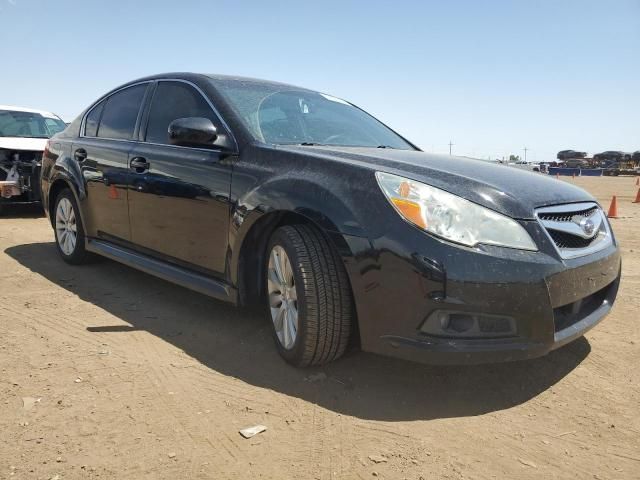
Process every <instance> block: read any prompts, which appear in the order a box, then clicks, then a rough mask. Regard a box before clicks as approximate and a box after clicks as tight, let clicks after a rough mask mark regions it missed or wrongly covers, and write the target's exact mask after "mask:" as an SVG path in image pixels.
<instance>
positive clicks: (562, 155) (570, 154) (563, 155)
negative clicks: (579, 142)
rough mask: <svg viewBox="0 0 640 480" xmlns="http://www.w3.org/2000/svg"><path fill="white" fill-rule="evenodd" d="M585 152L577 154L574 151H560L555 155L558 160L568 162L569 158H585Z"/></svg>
mask: <svg viewBox="0 0 640 480" xmlns="http://www.w3.org/2000/svg"><path fill="white" fill-rule="evenodd" d="M586 156H587V152H578V151H576V150H560V151H559V152H558V154H557V155H556V158H557V159H558V160H569V159H571V158H585V157H586Z"/></svg>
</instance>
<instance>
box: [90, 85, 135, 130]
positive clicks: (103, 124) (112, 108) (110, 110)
mask: <svg viewBox="0 0 640 480" xmlns="http://www.w3.org/2000/svg"><path fill="white" fill-rule="evenodd" d="M146 89H147V84H146V83H145V84H142V85H134V86H133V87H129V88H125V89H124V90H120V91H119V92H117V93H114V94H113V95H111V96H110V97H109V98H108V99H107V102H106V104H105V106H104V111H103V112H102V118H101V120H100V125H99V127H98V135H97V136H98V137H101V138H113V139H122V140H129V139H131V138H133V132H134V130H135V127H136V120H137V119H138V112H139V111H140V105H141V104H142V98H143V97H144V92H145V90H146Z"/></svg>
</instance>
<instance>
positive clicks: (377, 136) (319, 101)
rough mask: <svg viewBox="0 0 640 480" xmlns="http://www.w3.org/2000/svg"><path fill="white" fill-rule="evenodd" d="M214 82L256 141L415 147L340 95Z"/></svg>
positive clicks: (407, 148) (266, 85) (239, 82)
mask: <svg viewBox="0 0 640 480" xmlns="http://www.w3.org/2000/svg"><path fill="white" fill-rule="evenodd" d="M213 83H214V85H215V86H216V87H217V88H218V91H220V92H221V93H222V95H223V96H224V97H225V99H226V100H227V101H228V103H229V104H230V105H231V107H232V108H233V109H234V111H235V112H236V114H237V115H238V116H239V117H240V119H241V120H242V122H243V123H244V125H245V126H246V128H247V129H248V130H249V131H250V132H251V134H252V135H253V136H254V138H255V139H256V140H259V141H262V142H265V143H273V144H280V145H282V144H307V145H334V146H341V147H380V148H397V149H402V150H414V147H413V146H412V145H410V144H409V143H408V142H407V141H405V140H404V139H403V138H402V137H400V136H399V135H398V134H396V133H394V132H393V131H392V130H391V129H389V128H388V127H386V126H384V125H383V124H382V123H380V122H379V121H378V120H376V119H375V118H373V117H372V116H371V115H369V114H367V113H366V112H364V111H363V110H360V109H359V108H357V107H355V106H353V105H351V104H350V103H348V102H345V101H344V100H341V99H339V98H335V97H332V96H329V95H325V94H322V93H317V92H312V91H309V90H303V89H296V88H294V87H287V86H283V85H277V84H268V83H260V82H255V81H242V80H213Z"/></svg>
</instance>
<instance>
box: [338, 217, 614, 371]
mask: <svg viewBox="0 0 640 480" xmlns="http://www.w3.org/2000/svg"><path fill="white" fill-rule="evenodd" d="M526 228H527V229H528V230H530V232H531V233H532V236H533V237H534V238H536V239H537V242H538V243H539V246H540V251H538V252H525V251H518V250H512V249H507V248H497V247H486V248H480V249H470V248H465V247H458V246H453V245H451V244H449V243H447V242H444V241H441V240H438V239H436V238H434V237H431V236H429V235H427V234H425V233H424V232H422V231H419V230H417V229H415V228H413V227H408V226H407V225H406V224H404V225H398V226H397V228H392V229H389V232H395V233H388V234H387V235H385V236H383V237H381V238H378V239H376V240H374V241H369V240H365V239H362V238H357V237H349V236H345V237H344V240H345V241H346V243H347V245H349V248H350V250H351V252H352V253H353V256H351V257H350V258H348V259H346V261H345V264H346V267H347V272H348V274H349V277H350V280H351V284H352V289H353V293H354V299H355V304H356V310H357V314H358V319H359V323H358V326H359V331H360V341H361V346H362V349H363V350H365V351H369V352H373V353H379V354H383V355H388V356H392V357H398V358H404V359H407V360H412V361H418V362H424V363H438V364H442V363H445V364H464V363H487V362H502V361H513V360H521V359H528V358H534V357H539V356H542V355H545V354H547V353H549V352H550V351H552V350H554V349H556V348H559V347H561V346H562V345H565V344H567V343H569V342H571V341H572V340H575V339H576V338H578V337H580V336H582V335H583V334H584V333H585V332H586V331H587V330H589V329H590V328H592V327H593V326H595V325H596V324H597V323H598V322H600V321H601V320H602V319H603V318H604V317H605V316H606V314H607V313H608V312H609V311H610V310H611V307H612V305H613V302H614V300H615V298H616V294H617V291H618V285H619V283H620V272H621V268H620V267H621V260H620V253H619V250H618V247H617V244H616V242H615V239H614V241H613V244H611V245H609V246H608V247H606V248H605V249H603V250H600V251H598V252H596V253H593V254H591V255H589V256H584V257H578V258H574V259H570V260H563V259H561V258H560V257H559V255H558V254H557V252H556V251H555V248H554V246H553V245H552V244H551V243H550V241H549V240H548V239H546V238H545V236H544V235H543V234H542V232H541V231H540V232H535V231H533V230H535V229H536V228H538V226H537V222H530V224H529V225H527V226H526ZM439 311H455V312H461V313H462V314H464V313H468V314H469V315H478V314H480V315H488V316H500V317H507V318H510V319H512V321H513V323H514V325H515V332H514V333H513V334H511V335H509V336H507V337H506V338H505V337H504V336H503V337H502V338H486V337H485V338H462V337H456V336H446V335H432V334H429V333H425V331H424V325H425V322H426V321H427V319H428V318H429V317H430V316H431V315H432V314H433V313H434V312H439Z"/></svg>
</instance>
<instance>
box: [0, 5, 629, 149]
mask: <svg viewBox="0 0 640 480" xmlns="http://www.w3.org/2000/svg"><path fill="white" fill-rule="evenodd" d="M0 25H2V28H1V29H0V65H1V67H0V72H1V74H0V104H3V103H5V104H12V105H23V106H31V107H36V108H42V109H46V110H52V111H54V112H56V113H58V114H59V115H61V116H62V117H63V118H64V119H65V120H71V119H73V118H74V117H75V116H76V115H77V114H78V113H79V112H80V111H81V110H82V109H83V108H84V107H85V106H87V105H88V104H89V103H90V102H92V101H93V100H94V99H95V98H97V97H98V96H99V95H101V94H102V93H104V92H105V91H107V90H109V89H111V88H113V87H115V86H117V85H119V84H121V83H124V82H126V81H128V80H131V79H134V78H137V77H140V76H143V75H147V74H152V73H160V72H168V71H196V72H215V73H225V74H238V75H246V76H253V77H259V78H266V79H271V80H279V81H283V82H287V83H293V84H296V85H300V86H305V87H308V88H313V89H316V90H320V91H323V92H327V93H330V94H333V95H336V96H339V97H342V98H345V99H347V100H350V101H352V102H354V103H356V104H357V105H359V106H361V107H362V108H364V109H365V110H367V111H369V112H370V113H372V114H374V115H375V116H377V117H379V118H380V119H381V120H383V121H384V122H386V123H387V124H389V125H390V126H392V127H393V128H395V129H396V130H398V131H399V132H401V133H402V134H404V135H405V136H406V137H408V138H409V139H411V140H412V141H414V142H415V143H417V144H418V145H419V146H421V147H422V148H423V149H424V150H427V151H433V152H448V149H449V147H448V145H447V144H448V143H449V141H450V140H451V141H453V143H454V144H455V145H454V146H453V151H454V153H458V154H466V155H473V156H477V157H484V158H487V157H491V158H495V157H496V156H502V155H508V154H509V153H515V154H520V155H522V149H523V148H524V147H527V148H529V149H530V150H529V152H528V158H529V159H531V160H538V161H544V160H550V159H553V158H554V157H555V153H556V152H557V151H558V150H561V149H565V148H574V149H581V150H586V151H589V152H591V153H595V152H598V151H602V150H608V149H616V150H617V149H621V150H628V151H632V150H639V149H640V0H608V1H603V0H600V1H589V0H581V1H570V0H566V1H564V0H548V1H535V0H529V1H525V0H521V1H519V0H512V1H488V0H487V1H457V0H453V1H439V2H430V1H403V0H396V1H394V2H377V1H371V0H369V1H347V0H343V1H333V0H326V1H322V2H305V1H300V0H298V1H292V2H278V1H245V2H243V1H217V0H210V1H187V0H183V1H178V0H175V1H162V0H156V1H141V0H138V1H136V2H133V1H120V0H109V1H91V0H84V1H72V0H68V1H66V0H0Z"/></svg>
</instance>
